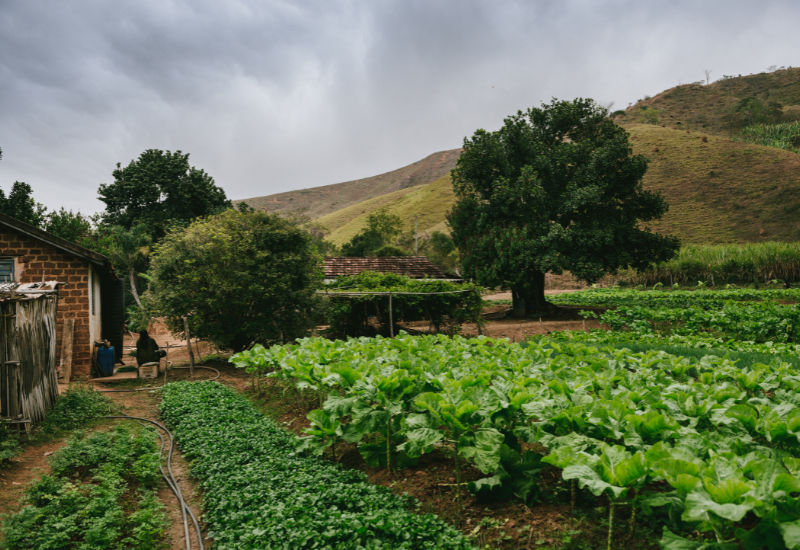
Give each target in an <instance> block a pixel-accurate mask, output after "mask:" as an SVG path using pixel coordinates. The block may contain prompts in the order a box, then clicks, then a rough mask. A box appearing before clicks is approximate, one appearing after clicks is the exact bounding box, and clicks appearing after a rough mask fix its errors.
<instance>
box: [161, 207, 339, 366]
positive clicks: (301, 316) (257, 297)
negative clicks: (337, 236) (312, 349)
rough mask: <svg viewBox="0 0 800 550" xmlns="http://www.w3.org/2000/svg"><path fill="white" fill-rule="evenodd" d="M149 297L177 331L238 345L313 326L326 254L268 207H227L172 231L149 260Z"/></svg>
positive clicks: (283, 337)
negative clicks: (243, 209) (186, 326)
mask: <svg viewBox="0 0 800 550" xmlns="http://www.w3.org/2000/svg"><path fill="white" fill-rule="evenodd" d="M150 276H151V279H152V280H151V283H150V290H149V291H148V292H149V294H150V297H151V298H152V300H151V303H153V304H157V309H158V310H159V311H158V313H160V314H163V315H165V316H166V321H167V325H168V326H169V328H170V329H171V330H173V331H174V332H183V321H182V317H183V316H188V319H189V325H190V327H191V330H192V334H193V336H196V337H198V338H202V339H206V340H210V341H212V342H214V343H215V344H216V345H217V346H218V347H220V348H224V349H233V350H236V351H240V350H241V349H242V348H243V347H244V346H246V345H247V344H249V343H250V342H251V341H255V342H258V343H261V344H263V345H265V346H268V345H272V344H276V343H282V342H284V341H288V340H292V339H295V338H298V337H301V336H304V335H306V334H307V333H308V329H309V328H310V327H311V326H312V325H313V324H314V322H313V319H314V312H313V309H314V305H315V304H316V296H315V290H316V289H317V288H319V285H320V284H321V283H322V278H323V274H322V265H321V258H320V256H319V254H318V253H317V250H316V247H315V246H313V244H312V239H311V236H310V235H309V233H308V231H306V230H304V229H303V228H301V227H299V226H298V225H297V224H296V223H294V222H293V221H292V220H288V219H285V218H281V217H280V216H278V215H276V214H267V213H265V212H250V213H242V212H238V211H236V210H234V209H229V210H227V211H225V212H224V213H222V214H219V215H217V216H210V217H207V218H203V219H198V220H195V221H194V222H192V223H191V224H190V225H189V226H188V227H187V228H185V229H176V230H174V231H172V232H170V233H168V234H167V235H166V236H165V237H164V239H163V240H162V241H161V243H159V244H157V245H156V246H155V249H154V252H153V254H152V256H151V264H150Z"/></svg>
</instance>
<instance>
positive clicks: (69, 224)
mask: <svg viewBox="0 0 800 550" xmlns="http://www.w3.org/2000/svg"><path fill="white" fill-rule="evenodd" d="M42 229H44V230H45V231H47V232H49V233H52V234H53V235H55V236H57V237H61V238H62V239H66V240H68V241H70V242H73V243H80V242H81V241H82V240H84V239H86V238H88V237H89V235H91V233H92V221H91V220H90V219H89V218H88V217H86V216H84V215H83V214H81V213H80V212H76V213H73V212H72V210H66V209H64V208H63V207H62V208H61V209H60V210H57V211H56V210H54V211H52V212H50V213H48V214H47V216H46V218H45V221H44V224H43V226H42Z"/></svg>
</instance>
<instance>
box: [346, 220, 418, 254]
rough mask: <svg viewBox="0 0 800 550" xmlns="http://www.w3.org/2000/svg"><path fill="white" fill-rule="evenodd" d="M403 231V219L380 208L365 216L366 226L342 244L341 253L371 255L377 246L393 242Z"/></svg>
mask: <svg viewBox="0 0 800 550" xmlns="http://www.w3.org/2000/svg"><path fill="white" fill-rule="evenodd" d="M402 232H403V220H401V219H400V217H399V216H397V215H395V214H390V213H389V212H388V210H387V209H386V208H381V209H379V210H377V211H375V212H373V213H371V214H370V215H369V216H368V217H367V224H366V226H365V227H364V228H363V229H362V230H361V231H360V232H359V233H358V234H356V235H355V236H354V237H353V238H352V239H351V240H350V242H349V243H345V244H343V245H342V255H343V256H350V257H362V256H373V255H374V253H375V251H376V250H378V249H379V248H381V247H383V246H385V245H389V244H393V243H394V241H395V239H396V238H397V237H398V236H400V234H401V233H402Z"/></svg>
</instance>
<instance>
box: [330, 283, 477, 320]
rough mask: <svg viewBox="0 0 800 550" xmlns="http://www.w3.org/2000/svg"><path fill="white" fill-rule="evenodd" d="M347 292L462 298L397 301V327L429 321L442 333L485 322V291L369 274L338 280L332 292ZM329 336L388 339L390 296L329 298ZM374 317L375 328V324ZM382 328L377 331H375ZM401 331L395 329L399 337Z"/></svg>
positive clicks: (394, 300)
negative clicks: (385, 337)
mask: <svg viewBox="0 0 800 550" xmlns="http://www.w3.org/2000/svg"><path fill="white" fill-rule="evenodd" d="M336 289H342V290H346V291H348V292H358V291H362V292H376V291H377V292H388V291H392V292H424V293H435V292H453V291H464V290H466V291H468V292H462V293H459V294H429V295H427V296H426V295H403V294H398V295H395V296H392V318H393V321H394V323H398V322H402V321H419V320H423V319H426V320H429V321H430V322H431V323H432V324H433V325H434V328H435V329H436V330H437V331H438V330H440V329H441V328H442V326H444V325H447V326H451V327H454V326H457V325H460V324H462V323H464V322H482V317H481V315H480V313H481V308H482V300H481V291H482V290H483V288H482V287H479V286H476V285H473V284H468V283H467V284H458V283H452V282H448V281H441V280H436V279H412V278H410V277H406V276H403V275H396V274H381V273H375V272H373V271H364V272H362V273H359V274H358V275H350V276H343V277H339V278H337V279H336V280H335V281H333V282H332V283H331V284H330V285H328V290H330V291H335V290H336ZM328 299H329V302H330V303H329V308H330V309H329V318H328V324H329V325H330V328H329V329H328V331H329V333H330V334H332V335H336V336H341V335H347V336H362V335H363V336H374V335H375V334H377V333H381V334H384V333H385V334H387V335H388V334H389V297H388V296H380V295H365V296H351V297H347V298H345V297H342V298H336V297H329V298H328ZM371 318H374V319H375V321H376V323H373V322H371V321H370V320H371ZM376 324H377V327H376V326H375V325H376ZM396 332H397V329H396V328H395V333H396Z"/></svg>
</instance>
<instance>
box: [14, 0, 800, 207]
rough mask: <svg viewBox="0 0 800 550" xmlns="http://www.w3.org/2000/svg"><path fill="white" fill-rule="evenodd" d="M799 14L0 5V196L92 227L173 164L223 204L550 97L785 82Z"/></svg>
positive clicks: (696, 1) (781, 5)
mask: <svg viewBox="0 0 800 550" xmlns="http://www.w3.org/2000/svg"><path fill="white" fill-rule="evenodd" d="M798 21H800V2H797V0H787V1H770V0H762V1H760V2H752V1H743V0H740V1H736V0H718V1H717V0H691V1H681V0H661V1H659V2H655V1H650V0H645V1H643V0H629V1H626V0H618V1H614V0H608V1H601V0H583V1H580V0H552V1H544V0H538V1H537V0H529V1H516V2H515V1H512V0H491V1H489V0H487V1H471V0H362V1H336V0H318V1H294V2H290V1H271V0H227V1H220V0H216V1H211V0H191V1H189V0H187V1H180V0H114V1H113V2H112V1H108V0H63V1H56V0H0V148H1V149H2V150H3V159H2V162H0V187H2V188H3V189H4V190H6V191H7V190H8V189H9V188H10V186H11V184H12V183H13V182H14V181H15V180H19V181H25V182H27V183H29V184H30V185H31V186H32V187H33V189H34V196H35V198H36V199H37V200H39V201H40V202H42V203H43V204H45V205H46V206H48V207H49V208H59V207H61V206H64V207H66V208H69V209H76V210H77V209H79V210H80V211H82V212H84V213H93V212H96V211H100V210H102V209H103V204H102V203H101V202H99V201H98V200H97V187H98V184H100V183H110V182H111V180H112V177H111V172H112V170H113V169H114V167H115V166H116V163H117V162H121V163H123V164H127V163H129V162H130V161H131V160H132V159H134V158H136V157H137V156H138V155H139V154H140V153H141V152H142V151H144V150H145V149H153V148H155V149H167V150H177V149H180V150H182V151H184V152H188V153H190V154H191V157H190V161H191V163H192V165H194V166H197V167H199V168H203V169H205V170H206V171H207V172H208V173H209V174H211V176H212V177H214V179H215V180H216V182H217V185H220V186H221V187H222V188H224V189H225V191H226V192H227V194H228V196H229V197H231V198H234V199H238V198H247V197H253V196H259V195H267V194H271V193H276V192H280V191H288V190H292V189H300V188H304V187H314V186H317V185H325V184H329V183H337V182H340V181H347V180H351V179H357V178H360V177H366V176H372V175H376V174H379V173H382V172H386V171H389V170H393V169H395V168H399V167H401V166H404V165H406V164H409V163H411V162H414V161H416V160H419V159H421V158H423V157H425V156H427V155H429V154H430V153H433V152H435V151H440V150H445V149H452V148H455V147H458V146H460V144H461V141H462V140H463V138H464V136H466V135H470V134H472V132H473V131H474V130H475V129H477V128H486V129H496V128H497V127H499V126H500V125H501V124H502V119H503V117H504V116H506V115H509V114H512V113H514V112H516V111H517V110H519V109H526V108H528V107H531V106H535V105H538V104H539V103H540V102H542V101H549V99H550V98H552V97H557V98H559V99H572V98H575V97H592V98H594V99H596V100H598V101H600V102H603V103H607V102H611V101H614V102H615V108H620V107H625V106H627V105H628V103H629V102H633V101H636V100H637V99H639V98H641V97H643V96H645V95H654V94H656V93H658V92H660V91H662V90H664V89H666V88H669V87H672V86H674V85H676V84H679V83H689V82H695V81H698V80H701V79H703V78H704V74H703V71H704V69H711V70H713V72H712V75H711V76H712V79H715V78H720V77H721V76H722V75H724V74H749V73H757V72H761V71H764V70H765V69H766V68H767V67H768V66H770V65H779V66H780V65H786V66H789V65H792V66H797V65H800V53H799V52H800V33H798V32H797V23H798Z"/></svg>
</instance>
